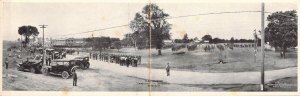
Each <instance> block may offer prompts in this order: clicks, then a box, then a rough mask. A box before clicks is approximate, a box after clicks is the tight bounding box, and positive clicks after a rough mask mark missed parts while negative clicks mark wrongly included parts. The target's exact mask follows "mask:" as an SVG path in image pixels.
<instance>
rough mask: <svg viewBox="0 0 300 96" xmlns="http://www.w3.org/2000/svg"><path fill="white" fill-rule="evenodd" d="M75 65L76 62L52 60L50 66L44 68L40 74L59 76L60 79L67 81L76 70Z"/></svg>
mask: <svg viewBox="0 0 300 96" xmlns="http://www.w3.org/2000/svg"><path fill="white" fill-rule="evenodd" d="M75 63H76V60H54V61H53V62H52V63H51V64H50V66H44V67H43V69H42V72H43V74H45V75H49V74H52V75H61V76H62V78H64V79H68V78H69V77H70V76H72V72H73V71H74V70H76V69H78V66H77V65H76V64H75Z"/></svg>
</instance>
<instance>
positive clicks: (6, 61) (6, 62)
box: [5, 57, 8, 69]
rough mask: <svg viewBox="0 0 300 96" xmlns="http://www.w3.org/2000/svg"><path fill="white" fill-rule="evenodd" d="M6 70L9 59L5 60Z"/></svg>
mask: <svg viewBox="0 0 300 96" xmlns="http://www.w3.org/2000/svg"><path fill="white" fill-rule="evenodd" d="M5 69H8V59H7V57H6V58H5Z"/></svg>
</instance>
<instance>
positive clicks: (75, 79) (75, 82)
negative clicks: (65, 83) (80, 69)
mask: <svg viewBox="0 0 300 96" xmlns="http://www.w3.org/2000/svg"><path fill="white" fill-rule="evenodd" d="M73 86H77V73H76V71H75V70H74V71H73Z"/></svg>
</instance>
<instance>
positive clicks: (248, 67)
mask: <svg viewBox="0 0 300 96" xmlns="http://www.w3.org/2000/svg"><path fill="white" fill-rule="evenodd" d="M253 50H254V49H253V48H234V49H233V50H230V49H226V50H225V51H224V52H223V55H224V56H225V62H226V63H225V64H218V58H219V52H218V51H215V52H203V51H198V50H196V51H188V52H186V53H185V54H180V55H173V54H172V51H171V49H164V50H162V53H163V55H162V56H158V55H157V50H155V49H151V52H150V53H151V67H152V68H156V69H162V68H165V66H166V64H167V63H168V62H169V63H170V66H171V67H172V70H184V71H196V72H244V71H260V70H261V61H262V60H261V53H260V51H259V52H258V53H257V57H256V62H254V51H253ZM109 51H110V52H114V53H120V54H134V55H141V56H142V64H141V65H140V66H142V67H149V63H148V61H149V50H147V49H144V50H134V49H133V48H123V49H121V50H120V51H119V52H117V51H116V50H115V51H112V50H109ZM286 57H287V58H286V59H281V58H280V55H279V53H278V52H274V51H266V52H265V70H276V69H282V68H288V67H296V66H297V52H296V51H290V52H287V53H286Z"/></svg>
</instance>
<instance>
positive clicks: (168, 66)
mask: <svg viewBox="0 0 300 96" xmlns="http://www.w3.org/2000/svg"><path fill="white" fill-rule="evenodd" d="M166 71H167V76H170V65H169V63H167V66H166Z"/></svg>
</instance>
